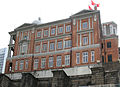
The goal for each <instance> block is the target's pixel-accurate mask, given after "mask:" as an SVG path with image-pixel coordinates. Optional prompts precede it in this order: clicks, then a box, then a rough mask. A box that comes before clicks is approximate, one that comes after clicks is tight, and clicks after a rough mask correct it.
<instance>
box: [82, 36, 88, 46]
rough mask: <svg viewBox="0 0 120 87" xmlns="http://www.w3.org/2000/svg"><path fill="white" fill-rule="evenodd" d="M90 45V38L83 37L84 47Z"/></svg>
mask: <svg viewBox="0 0 120 87" xmlns="http://www.w3.org/2000/svg"><path fill="white" fill-rule="evenodd" d="M87 44H88V37H83V45H87Z"/></svg>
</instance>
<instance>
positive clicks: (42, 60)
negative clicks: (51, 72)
mask: <svg viewBox="0 0 120 87" xmlns="http://www.w3.org/2000/svg"><path fill="white" fill-rule="evenodd" d="M45 63H46V58H42V59H41V68H45Z"/></svg>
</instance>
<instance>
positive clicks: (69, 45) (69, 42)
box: [65, 40, 72, 48]
mask: <svg viewBox="0 0 120 87" xmlns="http://www.w3.org/2000/svg"><path fill="white" fill-rule="evenodd" d="M71 46H72V41H71V40H66V41H65V48H69V47H71Z"/></svg>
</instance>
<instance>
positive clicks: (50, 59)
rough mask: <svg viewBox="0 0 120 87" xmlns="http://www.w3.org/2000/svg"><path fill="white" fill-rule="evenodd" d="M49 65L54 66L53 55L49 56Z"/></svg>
mask: <svg viewBox="0 0 120 87" xmlns="http://www.w3.org/2000/svg"><path fill="white" fill-rule="evenodd" d="M49 67H53V57H49Z"/></svg>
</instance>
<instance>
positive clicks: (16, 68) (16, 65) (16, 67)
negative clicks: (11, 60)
mask: <svg viewBox="0 0 120 87" xmlns="http://www.w3.org/2000/svg"><path fill="white" fill-rule="evenodd" d="M15 70H18V61H16V62H15Z"/></svg>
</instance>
